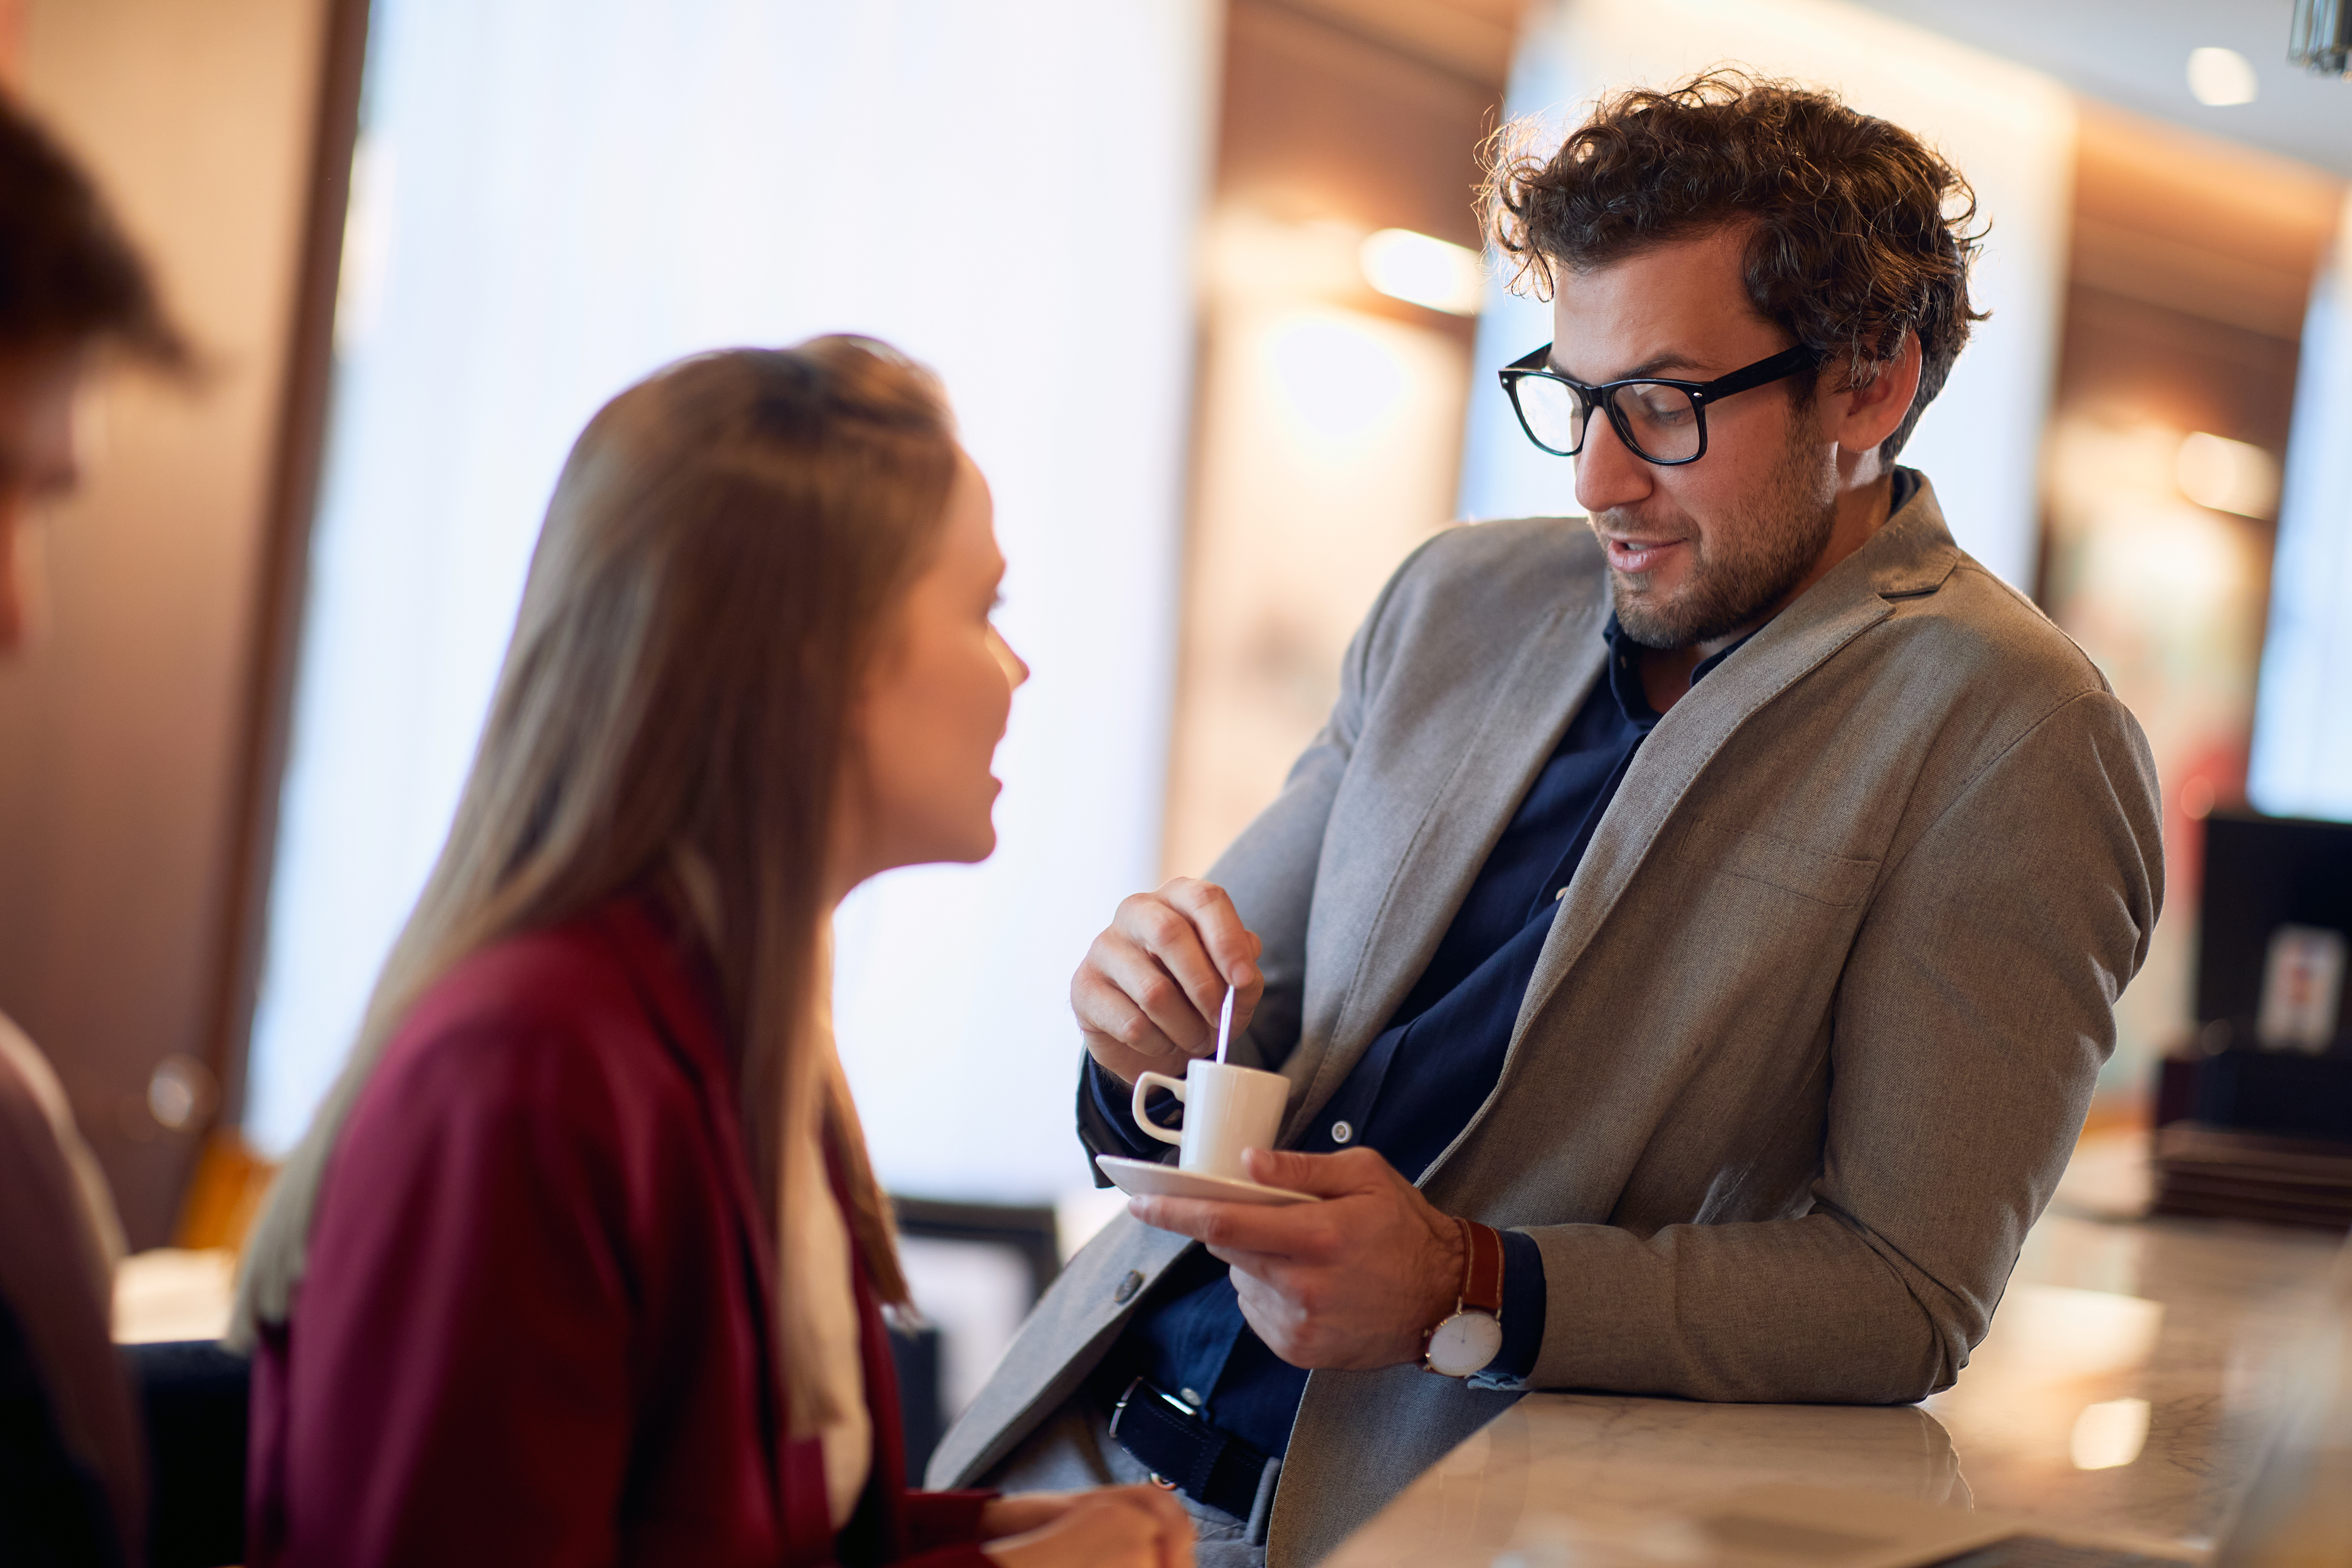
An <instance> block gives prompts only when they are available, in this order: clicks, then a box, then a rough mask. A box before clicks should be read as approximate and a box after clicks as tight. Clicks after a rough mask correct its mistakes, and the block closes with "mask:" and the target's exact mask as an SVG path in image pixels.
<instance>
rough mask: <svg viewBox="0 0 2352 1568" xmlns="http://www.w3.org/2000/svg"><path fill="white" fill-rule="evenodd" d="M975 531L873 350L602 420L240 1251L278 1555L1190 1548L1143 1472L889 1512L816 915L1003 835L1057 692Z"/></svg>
mask: <svg viewBox="0 0 2352 1568" xmlns="http://www.w3.org/2000/svg"><path fill="white" fill-rule="evenodd" d="M991 515H992V514H991V505H990V501H989V497H988V490H987V487H986V484H985V482H984V481H983V480H982V479H981V477H980V474H979V470H978V469H977V468H974V467H973V466H972V464H971V460H970V458H967V457H965V456H964V455H963V454H962V452H961V449H960V448H959V447H958V445H957V443H956V440H955V437H954V434H953V431H952V428H951V426H950V417H949V414H948V411H947V407H946V405H945V402H944V399H943V397H942V395H941V394H940V390H939V388H938V386H937V384H935V383H934V382H933V380H932V379H931V377H930V376H929V374H928V373H926V372H924V371H922V370H921V369H919V367H917V366H915V365H914V364H912V363H909V362H908V361H907V360H905V359H904V358H902V357H900V356H899V355H898V354H897V353H895V352H894V351H892V350H890V349H888V348H887V347H885V346H883V345H881V344H878V343H875V342H870V341H867V340H862V339H854V338H845V337H828V338H818V339H814V340H812V341H810V342H806V343H803V344H802V345H800V346H799V347H797V348H793V349H789V350H782V351H765V350H737V351H732V352H728V353H714V354H709V355H705V356H701V357H698V358H694V359H689V360H686V361H683V362H681V363H677V364H676V365H674V366H671V367H670V368H668V369H667V370H665V371H662V372H660V373H658V374H656V375H654V376H652V377H651V378H649V379H647V380H646V381H645V382H642V383H640V384H637V385H636V386H635V387H632V388H630V389H629V390H628V391H626V392H625V393H623V394H621V395H619V396H618V397H616V398H614V400H613V401H612V402H611V403H610V404H608V405H605V407H604V410H603V411H602V412H600V413H599V414H598V415H597V416H595V418H594V419H593V420H592V421H591V422H590V423H589V426H588V427H587V429H586V431H585V432H584V433H583V435H582V436H581V437H580V440H579V442H578V444H577V445H576V446H575V447H574V448H573V450H572V456H571V458H570V460H569V461H568V462H567V464H566V465H565V467H564V469H563V472H562V477H561V479H559V480H558V482H557V485H556V489H555V494H554V498H553V500H552V501H551V504H550V506H549V508H548V512H547V518H546V521H545V525H544V527H543V529H542V531H541V536H540V541H539V545H538V548H537V551H536V553H535V554H534V556H533V559H532V563H531V569H530V579H529V582H528V584H527V585H526V587H525V589H524V593H523V600H522V605H521V609H520V614H519V616H518V619H517V624H516V628H515V632H514V637H513V641H512V644H511V645H510V647H509V651H508V655H507V661H506V666H505V668H504V671H503V673H502V674H501V676H500V678H499V684H498V688H497V692H496V695H495V697H494V698H493V700H492V703H491V710H490V714H489V718H488V724H487V726H486V728H485V731H484V732H483V736H482V740H481V743H480V749H479V751H478V753H477V755H476V758H475V762H474V766H473V771H472V773H471V774H470V776H469V777H468V779H467V784H466V786H465V790H464V792H463V795H462V797H461V799H460V802H459V804H458V807H457V816H456V821H455V825H454V826H453V827H452V829H451V831H450V834H449V837H448V841H447V843H446V847H444V849H443V851H442V854H441V857H440V859H439V861H438V863H437V864H436V867H435V868H434V870H433V872H432V875H431V877H430V879H428V881H427V883H426V885H425V890H424V893H423V895H422V896H421V897H420V899H419V900H418V902H417V905H416V908H415V912H414V913H413V914H412V915H411V917H410V919H409V921H408V924H407V926H406V928H405V929H404V931H403V932H402V934H401V936H400V938H399V941H398V942H397V943H396V944H395V945H394V950H393V952H392V955H391V957H390V959H389V961H388V962H387V963H386V964H385V966H384V969H383V974H382V976H381V978H380V980H379V981H378V984H377V987H376V991H375V994H374V996H373V1000H372V1002H371V1004H370V1005H369V1008H368V1010H367V1013H366V1016H365V1019H364V1022H363V1023H362V1027H361V1030H360V1035H359V1039H358V1042H357V1045H356V1047H355V1048H354V1050H353V1053H352V1058H351V1061H350V1064H349V1066H348V1067H347V1068H346V1069H345V1071H344V1073H343V1075H342V1077H341V1079H340V1080H339V1081H338V1083H337V1085H336V1087H335V1088H334V1089H333V1090H332V1091H331V1093H330V1095H329V1097H328V1099H327V1101H326V1103H325V1105H324V1106H323V1108H322V1109H321V1110H320V1113H319V1116H318V1118H317V1120H316V1121H315V1122H314V1123H313V1126H312V1128H311V1131H310V1133H309V1135H308V1136H306V1138H305V1140H304V1142H303V1143H302V1144H301V1146H300V1147H299V1149H298V1151H297V1152H296V1153H295V1155H294V1156H293V1158H292V1159H291V1161H290V1162H289V1164H288V1166H287V1169H286V1171H285V1173H283V1175H282V1176H281V1178H280V1181H279V1184H278V1189H277V1191H276V1192H275V1193H274V1194H273V1195H272V1198H271V1202H270V1206H269V1209H268V1213H267V1214H266V1215H265V1216H264V1218H263V1220H262V1222H261V1225H260V1227H259V1229H258V1231H257V1235H256V1238H255V1241H254V1245H253V1247H252V1250H251V1252H250V1253H249V1255H248V1259H247V1275H246V1278H245V1280H244V1282H243V1289H242V1294H241V1300H240V1308H239V1328H238V1330H237V1333H238V1334H240V1335H250V1336H252V1337H253V1338H254V1339H255V1340H256V1342H257V1361H256V1368H255V1378H254V1405H253V1422H254V1425H253V1445H252V1462H251V1467H250V1482H249V1497H250V1510H249V1514H248V1519H249V1525H248V1531H247V1562H248V1563H252V1564H255V1565H257V1568H276V1565H278V1564H312V1563H317V1564H329V1563H332V1564H336V1565H338V1568H346V1565H348V1568H362V1565H368V1564H379V1563H383V1564H389V1563H436V1564H446V1563H498V1564H501V1565H505V1564H516V1563H583V1564H584V1563H632V1564H645V1563H688V1562H693V1563H738V1562H740V1563H751V1562H761V1563H776V1562H783V1563H794V1564H801V1563H808V1564H814V1563H830V1562H835V1561H841V1562H847V1563H876V1562H892V1561H921V1562H925V1563H940V1564H945V1563H966V1562H969V1563H975V1564H977V1563H998V1564H1000V1565H1001V1568H1013V1565H1016V1564H1036V1565H1045V1564H1061V1563H1068V1564H1077V1563H1090V1564H1091V1563H1136V1564H1138V1565H1139V1568H1141V1565H1149V1568H1164V1565H1169V1564H1173V1563H1179V1562H1188V1561H1189V1541H1190V1529H1189V1526H1188V1525H1187V1524H1186V1523H1185V1522H1184V1519H1183V1515H1182V1513H1181V1510H1179V1509H1177V1508H1176V1507H1175V1505H1174V1504H1173V1502H1172V1501H1171V1500H1168V1499H1166V1498H1164V1497H1163V1496H1161V1495H1160V1494H1158V1493H1157V1492H1156V1491H1154V1490H1153V1489H1150V1488H1142V1489H1125V1490H1113V1491H1107V1492H1097V1493H1073V1494H1061V1495H1056V1496H1054V1497H1049V1498H1031V1499H1018V1500H1006V1499H998V1498H995V1497H994V1496H993V1495H992V1494H990V1493H985V1492H964V1493H953V1494H919V1493H909V1492H908V1491H907V1489H906V1487H905V1479H904V1473H903V1472H904V1466H903V1460H902V1458H901V1451H900V1447H899V1441H898V1421H897V1408H896V1396H895V1394H894V1393H893V1384H892V1374H891V1371H890V1357H889V1354H888V1352H887V1341H886V1340H885V1338H884V1333H885V1331H884V1329H883V1325H882V1319H881V1316H880V1313H879V1310H878V1309H879V1306H880V1305H886V1304H891V1303H897V1304H901V1305H903V1304H904V1303H905V1302H906V1300H907V1288H906V1284H905V1280H904V1278H903V1276H902V1275H901V1273H900V1272H899V1268H898V1259H897V1254H896V1251H895V1247H894V1245H893V1241H892V1237H891V1231H890V1226H889V1222H888V1218H887V1207H886V1204H885V1201H884V1199H883V1196H882V1194H881V1193H880V1191H879V1190H878V1189H877V1185H876V1183H875V1179H874V1176H873V1174H872V1172H871V1170H870V1169H869V1167H868V1165H867V1162H866V1149H865V1143H864V1139H863V1137H862V1135H861V1133H860V1131H859V1126H858V1119H857V1113H856V1108H855V1107H854V1106H853V1105H852V1103H851V1100H850V1097H849V1091H848V1088H847V1085H846V1083H845V1079H844V1078H843V1076H842V1072H841V1068H840V1064H839V1060H838V1058H837V1057H836V1056H835V1051H834V1047H833V1041H832V1032H831V1027H830V1022H829V1016H828V1012H829V1009H828V1007H827V1004H826V996H827V994H828V991H829V988H830V976H829V963H828V959H827V955H826V932H827V930H828V922H829V918H830V913H831V910H832V909H833V907H834V906H835V904H836V903H837V902H838V901H839V900H840V899H841V898H842V897H843V896H844V895H845V894H846V893H847V892H848V891H849V890H850V889H851V888H853V887H855V886H856V884H857V883H858V882H860V881H863V880H864V879H866V878H867V877H870V876H872V875H875V874H876V873H877V872H879V871H881V870H884V869H887V868H891V867H894V866H901V865H909V864H915V863H919V862H925V861H940V860H948V861H973V860H979V859H982V858H986V857H987V856H988V855H989V854H990V853H991V852H992V849H993V848H994V847H995V830H994V827H993V826H992V823H991V820H990V814H991V810H992V805H993V802H994V799H995V795H996V793H997V788H998V785H997V782H996V780H995V779H994V778H993V776H992V774H991V773H990V763H991V759H992V755H993V752H994V750H995V747H996V743H997V742H998V741H999V739H1000V738H1001V737H1002V736H1003V731H1004V727H1005V723H1006V720H1007V717H1008V715H1009V713H1010V711H1011V702H1012V695H1013V689H1014V688H1015V687H1017V686H1018V685H1019V684H1020V683H1021V681H1022V680H1024V679H1026V676H1027V670H1026V668H1025V667H1024V666H1023V665H1022V664H1021V662H1020V660H1019V659H1018V658H1015V657H1014V656H1013V653H1012V651H1011V650H1010V649H1009V648H1008V647H1005V645H1004V644H1003V640H1002V639H1001V638H1000V637H998V636H997V635H996V632H995V630H994V627H993V625H992V619H991V616H992V611H993V608H994V605H995V601H996V593H997V585H998V582H999V580H1000V578H1001V576H1002V574H1003V558H1002V557H1001V556H1000V554H999V553H998V551H997V547H996V543H995V539H994V534H993V530H992V521H991ZM905 957H906V960H907V962H908V963H909V964H910V965H919V964H920V963H921V962H922V955H921V954H920V953H919V952H909V953H908V954H906V955H905Z"/></svg>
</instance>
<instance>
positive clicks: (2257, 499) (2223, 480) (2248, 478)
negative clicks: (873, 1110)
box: [2172, 430, 2279, 518]
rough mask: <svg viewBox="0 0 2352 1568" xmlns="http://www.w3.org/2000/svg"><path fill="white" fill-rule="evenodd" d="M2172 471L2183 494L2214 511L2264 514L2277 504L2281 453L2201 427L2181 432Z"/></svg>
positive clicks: (2256, 515)
mask: <svg viewBox="0 0 2352 1568" xmlns="http://www.w3.org/2000/svg"><path fill="white" fill-rule="evenodd" d="M2172 475H2173V479H2175V480H2176V481H2177V482H2178V483H2179V486H2180V493H2181V494H2182V495H2185V496H2187V497H2188V498H2189V500H2193V501H2195V502H2196V503H2197V504H2198V505H2199V506H2203V507H2210V508H2212V509H2213V510H2215V511H2234V512H2236V513H2237V514H2238V515H2239V516H2241V517H2263V518H2266V517H2269V516H2270V515H2271V513H2272V512H2273V510H2276V508H2277V506H2278V495H2279V466H2278V459H2277V458H2273V457H2272V456H2271V455H2270V454H2269V453H2268V452H2265V451H2263V449H2262V448H2261V447H2256V446H2253V445H2251V444H2250V443H2248V442H2244V441H2232V440H2231V439H2230V438H2229V437H2226V436H2213V435H2209V434H2207V433H2206V432H2205V431H2202V430H2200V431H2197V432H2196V433H2195V434H2193V435H2190V436H2186V437H2182V438H2181V442H2180V450H2179V453H2178V454H2177V455H2176V456H2175V457H2174V458H2173V460H2172Z"/></svg>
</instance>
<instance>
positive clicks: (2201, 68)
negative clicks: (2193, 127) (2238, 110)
mask: <svg viewBox="0 0 2352 1568" xmlns="http://www.w3.org/2000/svg"><path fill="white" fill-rule="evenodd" d="M2189 92H2190V93H2191V94H2192V95H2193V96H2194V97H2195V98H2196V100H2197V101H2198V102H2200V103H2201V104H2203V105H2205V106H2206V107H2207V108H2208V109H2226V108H2228V107H2230V106H2231V104H2236V103H2252V102H2253V101H2254V100H2255V99H2256V98H2258V97H2260V96H2261V92H2262V82H2261V80H2260V79H2258V78H2257V77H2256V76H2255V75H2254V62H2253V61H2252V60H2250V59H2248V58H2246V57H2245V56H2243V55H2242V54H2240V53H2239V52H2238V51H2237V50H2235V49H2223V48H2210V47H2209V48H2201V49H2191V50H2189Z"/></svg>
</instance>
